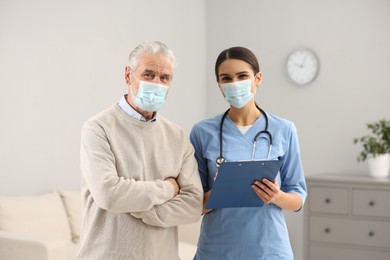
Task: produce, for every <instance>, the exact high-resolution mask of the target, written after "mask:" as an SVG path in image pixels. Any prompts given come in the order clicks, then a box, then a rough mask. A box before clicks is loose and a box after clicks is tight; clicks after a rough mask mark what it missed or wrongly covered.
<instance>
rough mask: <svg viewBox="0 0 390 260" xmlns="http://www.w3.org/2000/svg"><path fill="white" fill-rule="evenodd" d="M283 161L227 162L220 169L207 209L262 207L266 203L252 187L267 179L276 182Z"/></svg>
mask: <svg viewBox="0 0 390 260" xmlns="http://www.w3.org/2000/svg"><path fill="white" fill-rule="evenodd" d="M281 165H282V161H281V160H258V161H238V162H225V163H222V164H221V166H220V167H219V171H218V175H217V178H216V179H215V182H214V185H213V188H212V190H211V194H210V198H209V200H208V202H207V204H206V209H216V208H235V207H262V206H263V205H264V202H263V201H262V200H261V199H260V198H259V196H257V194H256V193H255V192H254V190H253V189H252V187H251V185H252V184H253V182H254V181H255V180H262V179H263V178H266V179H268V180H270V181H274V180H275V178H276V176H277V175H278V173H279V169H280V167H281Z"/></svg>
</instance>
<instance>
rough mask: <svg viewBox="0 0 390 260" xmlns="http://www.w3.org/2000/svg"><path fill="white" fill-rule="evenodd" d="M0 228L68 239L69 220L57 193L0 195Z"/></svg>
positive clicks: (26, 233)
mask: <svg viewBox="0 0 390 260" xmlns="http://www.w3.org/2000/svg"><path fill="white" fill-rule="evenodd" d="M0 229H1V230H5V231H10V232H15V233H19V234H25V235H38V236H43V237H47V238H51V239H62V240H66V241H71V233H70V228H69V222H68V219H67V216H66V212H65V208H64V206H63V204H62V200H61V198H60V195H59V194H58V193H57V192H52V193H46V194H41V195H35V196H19V197H0Z"/></svg>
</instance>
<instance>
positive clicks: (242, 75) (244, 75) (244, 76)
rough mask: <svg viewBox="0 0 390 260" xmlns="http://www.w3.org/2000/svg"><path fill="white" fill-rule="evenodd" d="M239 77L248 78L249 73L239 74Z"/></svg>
mask: <svg viewBox="0 0 390 260" xmlns="http://www.w3.org/2000/svg"><path fill="white" fill-rule="evenodd" d="M239 78H240V79H246V78H248V75H246V74H241V75H240V76H239Z"/></svg>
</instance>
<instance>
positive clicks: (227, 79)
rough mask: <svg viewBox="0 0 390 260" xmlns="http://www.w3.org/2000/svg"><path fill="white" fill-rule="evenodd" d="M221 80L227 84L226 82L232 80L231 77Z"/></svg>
mask: <svg viewBox="0 0 390 260" xmlns="http://www.w3.org/2000/svg"><path fill="white" fill-rule="evenodd" d="M220 80H221V81H224V82H226V81H229V80H231V78H230V77H222V78H221V79H220Z"/></svg>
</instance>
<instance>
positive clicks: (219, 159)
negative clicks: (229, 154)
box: [215, 156, 226, 168]
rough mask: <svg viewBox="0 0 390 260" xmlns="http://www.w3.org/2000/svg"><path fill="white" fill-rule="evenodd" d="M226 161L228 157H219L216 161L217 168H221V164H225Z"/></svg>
mask: <svg viewBox="0 0 390 260" xmlns="http://www.w3.org/2000/svg"><path fill="white" fill-rule="evenodd" d="M224 162H226V159H225V158H223V157H222V156H220V157H218V158H217V160H216V161H215V164H216V166H217V168H219V166H221V164H223V163H224Z"/></svg>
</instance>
